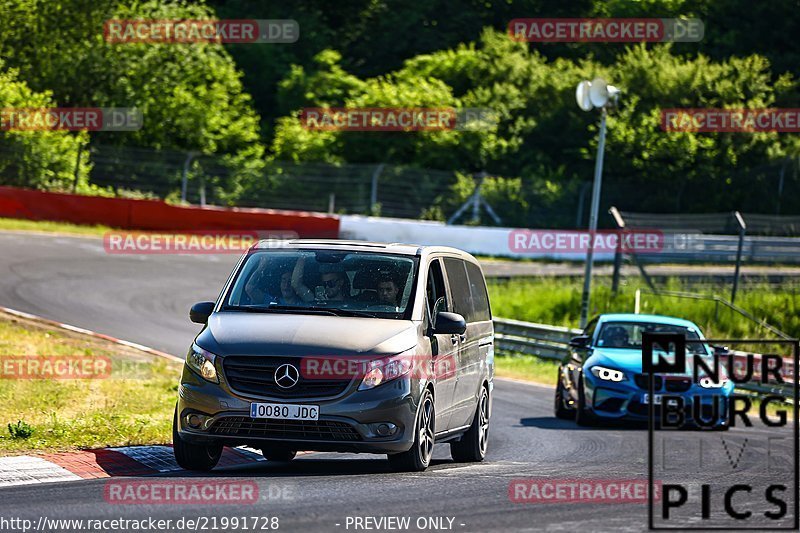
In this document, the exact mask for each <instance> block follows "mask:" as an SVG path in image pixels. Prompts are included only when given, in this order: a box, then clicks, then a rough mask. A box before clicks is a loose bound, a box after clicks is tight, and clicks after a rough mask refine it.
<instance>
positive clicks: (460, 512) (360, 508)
mask: <svg viewBox="0 0 800 533" xmlns="http://www.w3.org/2000/svg"><path fill="white" fill-rule="evenodd" d="M0 251H2V252H1V253H0V306H5V307H10V308H13V309H18V310H21V311H26V312H30V313H35V314H38V315H41V316H44V317H46V318H50V319H53V320H58V321H61V322H67V323H70V324H73V325H76V326H80V327H85V328H88V329H92V330H95V331H98V332H102V333H106V334H109V335H112V336H115V337H119V338H122V339H126V340H129V341H133V342H138V343H142V344H145V345H148V346H152V347H154V348H157V349H160V350H164V351H167V352H169V353H173V354H178V355H181V354H183V353H184V352H185V350H186V349H187V347H188V346H189V343H190V342H191V340H192V338H193V336H194V334H195V333H196V332H197V330H198V326H197V325H195V324H192V323H190V322H189V320H188V317H187V314H188V309H189V307H190V305H191V304H192V303H194V302H196V301H201V300H213V299H215V297H216V296H217V293H218V292H219V290H220V288H221V286H222V284H223V283H224V281H225V279H226V276H227V274H228V272H229V270H230V268H231V266H232V264H233V263H234V261H235V260H236V256H235V255H227V256H202V255H198V256H175V255H150V256H130V255H128V256H126V255H107V254H106V253H105V252H104V250H103V247H102V242H101V241H99V240H97V239H90V238H73V237H54V236H39V235H23V234H15V233H7V234H0ZM552 397H553V394H552V389H550V388H547V387H539V386H533V385H528V384H522V383H517V382H512V381H507V380H498V381H497V382H496V384H495V390H494V409H493V415H492V423H491V432H490V450H489V455H488V457H487V460H486V461H485V462H484V463H481V464H477V465H466V464H456V463H453V462H452V461H451V459H450V456H449V449H448V448H447V446H446V445H438V446H437V447H436V450H435V452H434V465H433V466H432V467H431V468H430V469H429V470H428V471H427V472H424V473H421V474H394V473H390V472H389V470H388V465H387V464H386V462H385V460H384V458H383V456H370V455H356V454H347V455H344V454H342V455H340V454H324V453H316V454H309V455H305V456H302V457H299V458H298V459H296V460H295V461H294V462H292V463H290V464H288V465H278V464H269V463H261V464H254V465H248V466H240V467H235V468H227V469H217V470H215V471H214V473H213V476H197V479H198V480H199V479H209V477H210V478H213V479H217V480H228V479H233V480H240V481H241V480H250V481H253V482H255V483H257V484H258V486H259V493H260V494H262V495H264V496H267V495H269V494H276V493H281V494H283V495H284V497H279V498H270V499H267V500H263V501H260V502H259V503H257V504H255V505H217V506H213V507H203V506H199V505H187V506H174V505H113V504H109V503H106V501H105V500H104V486H105V484H106V483H107V480H104V479H98V480H85V481H76V482H67V483H54V484H40V485H31V486H19V487H11V488H4V489H0V516H3V517H22V518H30V519H33V520H34V522H36V521H37V520H38V519H39V517H41V516H47V517H48V518H83V519H87V518H120V517H124V518H138V519H142V518H147V517H153V518H171V519H173V520H177V519H179V518H181V517H187V518H197V517H200V516H217V517H222V516H249V517H252V516H255V515H260V516H276V517H279V520H280V529H279V530H280V531H305V532H311V531H355V530H357V529H355V528H354V527H353V525H350V526H349V527H348V526H347V524H348V522H347V519H348V517H351V518H352V517H365V516H372V517H379V516H408V517H411V524H412V527H411V529H410V530H412V531H417V530H418V529H417V528H416V525H415V524H416V521H417V519H418V518H420V517H449V518H452V519H453V522H452V526H451V528H452V530H455V531H488V530H495V531H501V530H502V531H524V530H530V531H534V530H551V531H570V532H573V531H642V530H645V529H646V528H647V524H648V522H647V520H648V514H647V506H646V505H645V504H642V503H613V504H612V503H562V502H559V503H541V502H539V503H514V502H512V501H510V498H509V484H510V483H511V482H512V480H515V479H529V478H551V479H565V480H587V479H605V480H634V479H636V480H646V479H647V471H648V462H647V457H648V455H647V431H646V430H644V429H642V428H638V427H617V428H614V429H601V428H588V429H585V428H579V427H578V426H576V425H575V424H574V423H572V422H567V421H562V420H557V419H555V418H553V414H552ZM791 429H793V426H791V425H790V426H789V427H788V428H769V429H767V428H763V427H761V426H759V425H758V424H757V427H756V428H753V429H748V430H744V429H740V428H735V429H732V430H731V431H729V432H726V433H719V432H713V433H709V432H702V434H701V433H700V432H681V433H672V434H671V436H670V437H669V444H668V448H667V450H665V451H663V453H662V451H659V452H658V453H657V454H656V455H657V456H658V457H659V458H660V459H659V460H663V461H664V462H665V463H667V462H669V464H670V467H671V469H665V470H659V471H658V472H657V473H656V477H657V479H663V480H664V481H665V482H668V481H669V480H678V479H680V480H691V483H689V485H690V491H689V492H690V503H691V502H693V498H694V497H695V496H696V493H697V492H698V487H699V484H700V483H703V482H709V483H712V484H721V485H720V486H723V485H724V486H726V487H727V486H729V485H731V484H734V483H750V484H751V485H753V486H754V487H756V488H755V489H754V490H753V492H752V494H751V495H749V496H748V495H739V496H737V497H736V498H735V499H734V502H735V503H736V505H738V506H739V507H741V508H745V507H747V506H748V504H749V506H750V509H751V510H752V511H753V512H754V514H758V515H759V516H761V515H760V513H761V512H762V509H772V508H774V507H773V506H770V505H769V504H764V498H763V495H762V492H760V490H761V489H759V488H758V487H760V485H759V484H760V483H766V481H765V480H766V479H767V478H769V480H774V479H775V476H776V472H777V475H778V476H780V477H782V479H783V480H784V481H785V482H786V483H787V485H788V487H789V488H788V490H787V491H786V493H785V494H784V495H783V496H784V499H785V500H786V501H787V503H789V506H788V513H789V515H790V517H791V518H793V517H794V515H793V514H792V513H793V512H794V509H795V507H794V504H795V501H794V497H793V494H794V493H793V487H792V481H793V480H792V477H793V476H792V474H793V467H792V463H791V458H794V457H796V453H795V452H793V451H792V450H787V449H783V447H782V446H783V445H785V444H786V443H789V444H791V440H792V439H790V438H788V437H789V436H790V435H791ZM768 436H783V437H786V438H785V439H783V440H782V441H778V443H777V444H776V443H775V442H774V441H772V444H769V442H770V441H767V437H768ZM745 438H747V439H748V441H747V442H746V443H745V441H744V439H745ZM723 439H724V441H725V442H723ZM700 440H702V441H703V447H702V448H700V445H699V444H698V443H699V441H700ZM659 442H661V440H659ZM768 446H771V447H770V448H769V449H768V448H767V447H768ZM723 447H725V452H724V453H723V452H722V451H721V450H722V449H723ZM698 449H700V450H701V451H699V452H698ZM702 450H705V452H703V451H702ZM703 453H705V455H703ZM695 456H696V457H697V460H695ZM767 456H769V457H770V459H769V460H768V461H765V459H764V458H765V457H767ZM737 458H738V461H736V459H737ZM734 462H735V465H736V466H735V467H734V466H732V465H733V464H734ZM676 463H677V466H676ZM676 469H677V470H680V472H683V473H679V472H676ZM686 472H688V474H686ZM687 475H688V477H687ZM769 475H771V476H772V477H769ZM166 477H170V478H176V477H177V478H182V477H184V475H183V474H171V475H169V476H166ZM117 479H119V478H117ZM770 482H771V481H770ZM715 487H716V485H715ZM287 495H289V496H287ZM712 497H713V500H712V504H711V513H712V518H711V521H714V520H716V519H718V518H719V516H718V515H719V513H721V512H722V503H721V502H722V496H721V495H720V494H719V493H718V492H713V494H712ZM698 505H699V504H696V503H695V507H694V508H693V509H692V510H691V511H692V512H691V513H689V511H683V512H684V513H686V515H685V516H684V517H683V518H684V519H685V521H684V522H681V524H682V525H689V524H691V525H692V526H694V527H697V526H702V525H710V524H711V522H710V521H705V522H703V521H701V520H700V519H699V518H697V517H699V513H700V511H699V507H698ZM657 511H659V513H660V507H659V504H658V502H657ZM689 515H691V516H694V517H696V518H691V519H689V518H687V517H688V516H689ZM444 524H445V526H446V525H447V524H448V521H447V520H445V521H444ZM725 524H726V525H727V526H728V527H730V526H731V525H736V524H732V523H731V522H725ZM781 524H784V523H783V522H782V523H781ZM756 525H757V526H760V527H764V525H765V522H764V519H763V517H762V518H761V520H760V521H759V522H757V524H756ZM773 525H775V524H773ZM228 530H232V529H230V528H229V529H228ZM361 530H363V529H361ZM428 530H430V529H428Z"/></svg>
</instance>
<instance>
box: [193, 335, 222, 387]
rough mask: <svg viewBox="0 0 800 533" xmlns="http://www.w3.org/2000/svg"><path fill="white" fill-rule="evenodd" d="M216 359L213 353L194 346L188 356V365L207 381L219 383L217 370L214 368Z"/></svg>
mask: <svg viewBox="0 0 800 533" xmlns="http://www.w3.org/2000/svg"><path fill="white" fill-rule="evenodd" d="M216 358H217V356H216V355H214V354H213V353H211V352H209V351H207V350H204V349H202V348H201V347H199V346H198V345H196V344H192V348H191V349H190V350H189V353H188V354H186V365H187V366H188V367H189V368H191V369H192V370H194V371H195V372H197V373H198V374H200V375H201V376H202V377H203V379H205V380H206V381H210V382H211V383H219V376H217V368H216V367H215V366H214V360H215V359H216Z"/></svg>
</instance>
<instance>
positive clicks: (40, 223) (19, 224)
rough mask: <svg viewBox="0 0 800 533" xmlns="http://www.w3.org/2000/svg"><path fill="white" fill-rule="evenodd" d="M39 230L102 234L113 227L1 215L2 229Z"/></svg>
mask: <svg viewBox="0 0 800 533" xmlns="http://www.w3.org/2000/svg"><path fill="white" fill-rule="evenodd" d="M3 230H5V231H39V232H46V233H67V234H70V235H92V236H102V235H103V234H104V233H106V232H107V231H110V230H111V228H109V227H108V226H79V225H77V224H70V223H68V222H50V221H46V220H22V219H17V218H2V217H0V231H3Z"/></svg>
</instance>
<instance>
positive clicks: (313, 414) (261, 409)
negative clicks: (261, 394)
mask: <svg viewBox="0 0 800 533" xmlns="http://www.w3.org/2000/svg"><path fill="white" fill-rule="evenodd" d="M250 418H277V419H279V420H319V405H298V404H293V403H251V404H250Z"/></svg>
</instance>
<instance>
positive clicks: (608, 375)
mask: <svg viewBox="0 0 800 533" xmlns="http://www.w3.org/2000/svg"><path fill="white" fill-rule="evenodd" d="M591 372H592V374H594V375H595V377H598V378H600V379H602V380H604V381H614V382H617V383H619V382H620V381H622V380H624V379H625V373H624V372H622V371H621V370H614V369H613V368H606V367H604V366H593V367H592V368H591Z"/></svg>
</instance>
